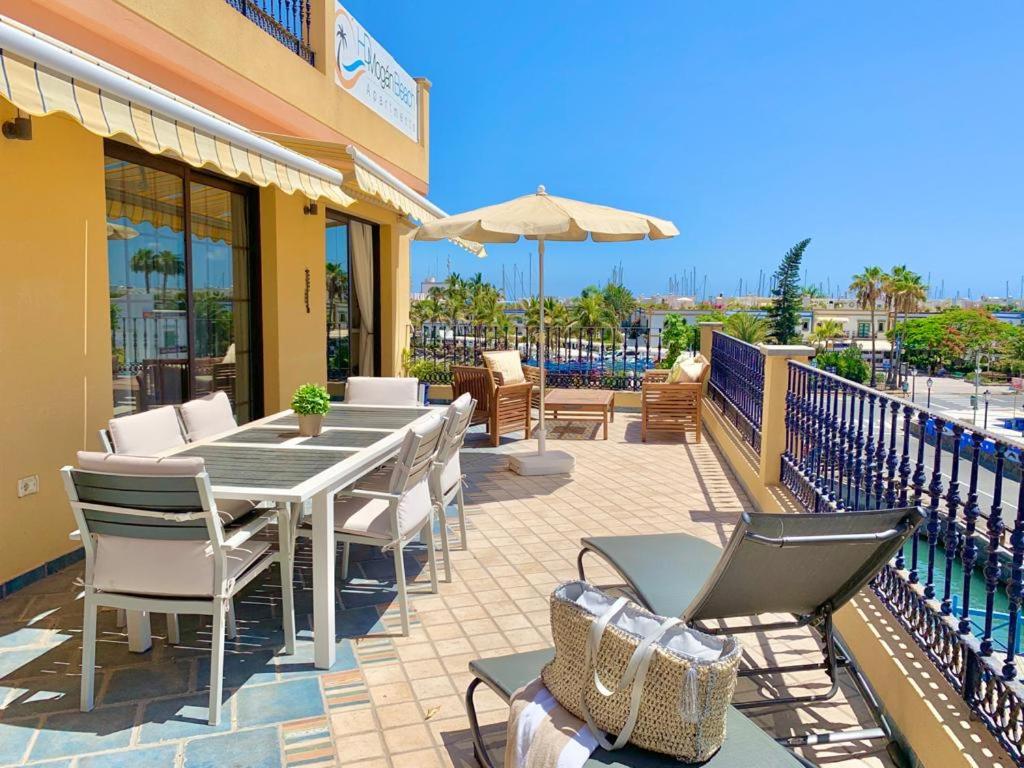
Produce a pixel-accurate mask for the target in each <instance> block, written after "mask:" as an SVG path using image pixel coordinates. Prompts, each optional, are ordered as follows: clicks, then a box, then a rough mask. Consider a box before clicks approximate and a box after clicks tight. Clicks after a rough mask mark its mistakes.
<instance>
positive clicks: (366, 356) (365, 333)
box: [349, 221, 376, 376]
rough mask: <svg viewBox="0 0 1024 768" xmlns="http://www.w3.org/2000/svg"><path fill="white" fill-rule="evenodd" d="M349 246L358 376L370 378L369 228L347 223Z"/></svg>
mask: <svg viewBox="0 0 1024 768" xmlns="http://www.w3.org/2000/svg"><path fill="white" fill-rule="evenodd" d="M349 242H350V243H351V245H352V253H351V255H350V258H351V260H352V284H353V285H354V286H355V289H356V300H357V301H358V302H359V321H360V339H359V375H360V376H373V375H374V374H376V371H374V370H373V338H374V336H373V334H374V332H375V329H374V327H373V302H374V296H373V227H371V226H370V225H369V224H364V223H362V222H361V221H351V222H349Z"/></svg>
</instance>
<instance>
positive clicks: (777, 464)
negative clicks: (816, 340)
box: [758, 344, 814, 486]
mask: <svg viewBox="0 0 1024 768" xmlns="http://www.w3.org/2000/svg"><path fill="white" fill-rule="evenodd" d="M758 346H759V348H760V350H761V354H763V355H764V391H763V394H762V398H763V399H762V401H761V456H760V461H759V465H758V475H759V476H760V479H761V484H762V485H765V486H769V485H778V483H779V479H780V475H781V472H782V454H783V453H784V452H785V450H786V391H787V390H788V389H789V361H790V360H794V361H796V362H799V363H806V362H807V361H808V360H809V359H810V358H811V356H812V355H813V354H814V348H813V347H805V346H802V345H788V344H785V345H784V344H760V345H758Z"/></svg>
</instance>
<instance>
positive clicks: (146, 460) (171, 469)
mask: <svg viewBox="0 0 1024 768" xmlns="http://www.w3.org/2000/svg"><path fill="white" fill-rule="evenodd" d="M78 466H79V467H80V468H81V469H86V470H88V471H90V472H108V473H110V474H112V475H185V476H187V475H198V474H199V473H200V472H203V471H205V470H206V462H204V461H203V459H202V457H201V456H166V457H164V458H161V459H154V458H152V457H149V456H122V455H120V454H116V453H102V452H100V451H79V452H78Z"/></svg>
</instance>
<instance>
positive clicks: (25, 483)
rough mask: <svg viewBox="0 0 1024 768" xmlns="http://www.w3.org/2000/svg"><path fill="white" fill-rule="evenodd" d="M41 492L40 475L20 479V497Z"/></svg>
mask: <svg viewBox="0 0 1024 768" xmlns="http://www.w3.org/2000/svg"><path fill="white" fill-rule="evenodd" d="M33 493H39V475H29V476H28V477H23V478H21V479H20V480H18V498H19V499H20V498H22V497H23V496H31V495H32V494H33Z"/></svg>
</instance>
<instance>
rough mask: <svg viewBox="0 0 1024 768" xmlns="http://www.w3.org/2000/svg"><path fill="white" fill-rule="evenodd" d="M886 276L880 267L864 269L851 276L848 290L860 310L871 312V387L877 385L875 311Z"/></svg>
mask: <svg viewBox="0 0 1024 768" xmlns="http://www.w3.org/2000/svg"><path fill="white" fill-rule="evenodd" d="M885 280H886V274H885V272H883V271H882V268H881V267H864V271H863V272H861V273H860V274H859V275H854V276H853V281H852V282H851V283H850V290H851V291H853V292H854V293H855V294H856V295H857V304H858V305H860V308H861V309H867V310H870V311H871V386H872V387H873V386H875V385H876V384H877V383H878V377H877V372H876V369H877V362H876V361H875V339H876V338H877V337H878V332H877V331H876V329H875V309H876V307H877V305H878V300H879V299H880V298H882V295H883V294H882V292H883V290H884V287H885Z"/></svg>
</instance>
